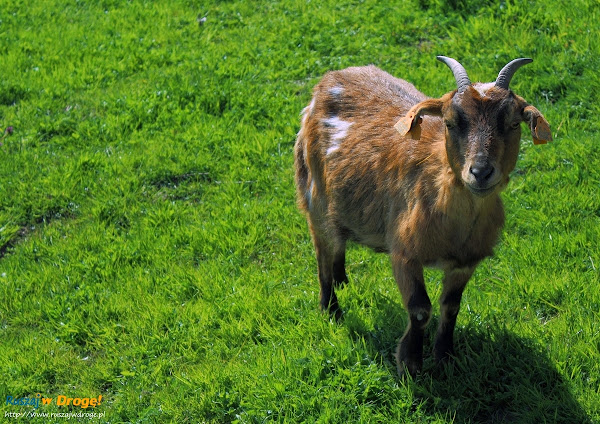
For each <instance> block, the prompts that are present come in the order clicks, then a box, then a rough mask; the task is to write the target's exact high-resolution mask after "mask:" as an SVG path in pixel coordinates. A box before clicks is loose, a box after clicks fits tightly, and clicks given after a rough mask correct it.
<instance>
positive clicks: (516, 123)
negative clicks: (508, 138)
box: [510, 121, 521, 130]
mask: <svg viewBox="0 0 600 424" xmlns="http://www.w3.org/2000/svg"><path fill="white" fill-rule="evenodd" d="M520 126H521V121H516V122H513V123H512V124H510V127H511V128H512V129H513V130H516V129H517V128H519V127H520Z"/></svg>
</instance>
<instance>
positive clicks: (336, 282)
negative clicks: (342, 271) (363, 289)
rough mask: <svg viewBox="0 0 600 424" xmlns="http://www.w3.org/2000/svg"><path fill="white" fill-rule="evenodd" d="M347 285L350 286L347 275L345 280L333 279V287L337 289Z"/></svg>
mask: <svg viewBox="0 0 600 424" xmlns="http://www.w3.org/2000/svg"><path fill="white" fill-rule="evenodd" d="M346 284H348V277H346V276H345V275H344V277H343V278H340V279H337V278H334V279H333V287H335V288H336V289H338V288H342V287H346Z"/></svg>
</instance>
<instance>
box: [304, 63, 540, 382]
mask: <svg viewBox="0 0 600 424" xmlns="http://www.w3.org/2000/svg"><path fill="white" fill-rule="evenodd" d="M451 60H453V59H451ZM458 66H460V65H458ZM507 66H508V65H507ZM453 72H455V70H453ZM502 72H504V70H503V71H502ZM512 72H513V73H514V71H512ZM500 75H502V73H501V74H500ZM500 75H499V80H501V82H502V84H503V85H506V87H504V86H503V85H502V86H498V84H496V85H493V84H485V85H481V84H477V85H475V86H473V85H470V81H469V80H468V78H466V74H465V77H461V78H457V83H458V82H459V80H460V82H461V84H463V85H459V90H458V91H454V92H451V93H448V94H447V95H445V96H444V97H442V98H440V99H429V98H428V97H427V96H425V95H424V94H423V93H421V92H419V91H418V90H417V89H416V88H415V87H414V86H413V85H412V84H410V83H408V82H406V81H404V80H401V79H397V78H394V77H392V76H391V75H389V74H388V73H386V72H384V71H382V70H380V69H378V68H376V67H374V66H367V67H360V68H348V69H344V70H342V71H335V72H329V73H327V74H326V75H325V76H324V77H323V79H322V80H321V82H320V83H319V84H318V85H317V86H316V87H315V89H314V94H313V98H312V101H311V103H310V104H309V105H308V106H307V107H306V108H305V109H304V111H303V117H302V127H301V129H300V131H299V133H298V137H297V140H296V146H295V167H296V186H297V197H298V204H299V206H300V208H301V209H302V210H303V211H304V212H305V213H306V217H307V221H308V224H309V227H310V231H311V234H312V238H313V243H314V246H315V251H316V256H317V262H318V271H319V282H320V287H321V294H320V297H321V299H320V304H321V307H322V308H323V309H326V310H329V311H330V312H331V313H332V314H334V315H335V316H336V317H338V318H339V317H340V316H341V311H340V309H339V306H338V302H337V297H336V295H335V290H334V288H335V286H336V285H338V284H341V283H344V282H346V281H347V276H346V272H345V250H346V242H347V241H348V240H352V241H356V242H358V243H361V244H363V245H366V246H369V247H371V248H372V249H374V250H375V251H378V252H387V253H389V255H390V259H391V262H392V267H393V271H394V277H395V279H396V282H397V284H398V287H399V289H400V292H401V294H402V299H403V303H404V306H405V307H406V309H407V311H408V313H409V325H408V327H407V330H406V332H405V334H404V336H403V337H402V339H401V340H400V342H399V344H398V349H397V361H398V366H399V370H402V369H404V368H407V369H408V371H409V372H410V374H412V375H415V374H416V373H417V372H418V371H419V370H420V369H421V366H422V361H423V359H422V355H423V352H422V351H423V334H424V329H425V327H426V325H427V323H428V321H429V318H430V314H431V302H430V300H429V297H428V295H427V292H426V289H425V284H424V279H423V267H424V266H435V267H438V268H441V269H442V270H443V271H444V279H443V292H442V295H441V297H440V313H441V319H440V323H439V327H438V331H437V334H436V338H435V347H434V351H435V355H436V358H437V359H439V360H441V359H444V358H446V357H447V356H448V355H450V354H451V353H452V352H453V342H452V338H453V331H454V326H455V323H456V316H457V314H458V310H459V306H460V300H461V296H462V292H463V289H464V287H465V285H466V284H467V282H468V280H469V278H470V277H471V275H472V273H473V271H474V270H475V267H476V266H477V264H478V263H479V262H480V261H481V260H482V259H483V258H485V257H486V256H489V255H491V254H492V249H493V247H494V245H495V243H496V241H497V238H498V234H499V231H500V229H501V228H502V226H503V224H504V211H503V208H502V202H501V200H500V197H499V192H500V191H501V190H502V189H503V188H504V187H505V186H506V184H507V183H508V179H509V177H508V174H509V173H510V171H512V169H513V168H514V165H515V162H516V158H517V154H518V146H519V140H520V135H521V133H520V128H519V124H520V122H522V121H523V120H525V119H528V120H529V121H530V125H531V128H532V133H534V140H535V136H536V135H538V136H539V138H541V139H543V140H549V139H551V135H550V134H549V127H548V126H547V122H546V121H545V120H544V119H543V117H542V116H541V114H540V113H539V111H537V109H535V108H533V107H532V106H529V105H527V104H526V103H525V101H524V100H523V99H521V98H519V97H517V96H515V95H514V94H513V93H512V92H510V91H509V90H508V88H507V84H508V83H505V80H504V79H503V78H504V77H503V78H500ZM508 80H510V78H508ZM422 115H427V116H426V117H425V119H424V120H423V119H422V118H420V117H421V116H422ZM442 116H443V120H442ZM397 121H398V123H397V124H396V128H395V127H394V123H396V122H397Z"/></svg>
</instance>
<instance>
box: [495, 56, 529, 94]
mask: <svg viewBox="0 0 600 424" xmlns="http://www.w3.org/2000/svg"><path fill="white" fill-rule="evenodd" d="M531 62H533V59H529V58H526V57H522V58H520V59H515V60H511V61H510V62H508V64H507V65H506V66H505V67H504V68H502V70H501V71H500V73H499V74H498V78H496V87H500V88H504V89H505V90H508V86H509V84H510V80H511V79H512V77H513V75H514V74H515V72H517V69H519V68H520V67H521V66H523V65H527V64H528V63H531Z"/></svg>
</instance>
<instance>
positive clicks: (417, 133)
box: [394, 115, 423, 140]
mask: <svg viewBox="0 0 600 424" xmlns="http://www.w3.org/2000/svg"><path fill="white" fill-rule="evenodd" d="M421 122H423V118H422V117H420V116H419V117H418V118H417V119H416V120H415V118H414V116H413V115H407V116H404V117H403V118H400V120H399V121H398V122H396V125H394V128H395V129H396V131H398V132H399V133H400V135H402V136H406V135H407V134H408V133H409V132H410V136H411V138H412V139H413V140H418V139H419V138H421Z"/></svg>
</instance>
